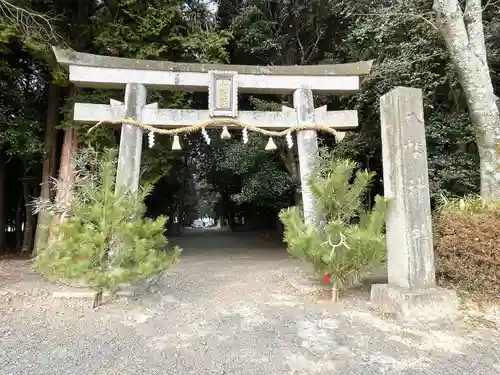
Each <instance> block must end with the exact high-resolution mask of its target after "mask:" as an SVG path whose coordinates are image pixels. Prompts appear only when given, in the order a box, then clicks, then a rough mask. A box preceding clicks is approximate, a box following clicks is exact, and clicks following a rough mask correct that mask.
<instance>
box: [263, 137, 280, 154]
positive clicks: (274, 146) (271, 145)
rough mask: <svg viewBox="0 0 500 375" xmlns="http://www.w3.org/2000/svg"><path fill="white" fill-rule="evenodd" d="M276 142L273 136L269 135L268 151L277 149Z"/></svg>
mask: <svg viewBox="0 0 500 375" xmlns="http://www.w3.org/2000/svg"><path fill="white" fill-rule="evenodd" d="M276 148H277V147H276V143H274V141H273V137H269V140H268V141H267V145H266V151H269V150H276Z"/></svg>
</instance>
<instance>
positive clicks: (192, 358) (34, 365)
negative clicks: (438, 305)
mask: <svg viewBox="0 0 500 375" xmlns="http://www.w3.org/2000/svg"><path fill="white" fill-rule="evenodd" d="M177 242H178V243H179V245H181V246H183V247H184V249H185V251H184V253H183V255H182V260H181V263H180V264H178V265H176V266H175V267H173V268H172V269H171V271H170V272H169V273H168V275H167V276H165V277H164V278H162V280H161V281H160V282H159V283H158V284H156V285H154V286H152V287H151V289H150V290H149V291H148V292H145V293H143V294H142V295H141V296H140V297H139V299H137V300H128V299H121V300H118V301H115V302H113V303H111V304H107V305H104V306H102V307H100V308H99V309H97V310H92V309H90V307H89V305H90V302H89V301H88V300H86V301H81V300H70V301H68V300H61V299H53V298H52V292H53V291H54V290H56V289H58V288H57V287H55V286H50V285H48V284H46V283H45V282H43V281H41V280H40V278H39V276H38V275H36V274H35V273H28V271H27V265H26V264H24V263H21V262H20V261H0V262H2V263H0V374H13V375H24V374H26V375H28V374H29V375H52V374H54V375H94V374H99V375H114V374H117V375H118V374H119V375H128V374H130V375H132V374H133V375H149V374H159V375H160V374H161V375H164V374H172V375H174V374H175V375H187V374H193V375H194V374H196V375H202V374H207V375H208V374H210V375H214V374H218V375H219V374H227V375H253V374H255V375H278V374H279V375H281V374H338V375H347V374H353V375H355V374H356V375H357V374H359V375H375V374H394V375H396V374H397V375H403V374H412V375H413V374H429V375H430V374H433V375H434V374H450V375H457V374H464V375H465V374H467V375H472V374H498V373H500V354H499V350H498V348H499V347H500V337H499V333H498V331H496V330H494V329H493V328H492V327H482V326H481V325H480V324H479V323H480V320H479V319H476V320H475V321H474V323H473V324H472V323H470V322H469V323H466V322H465V321H464V320H460V321H458V322H455V323H454V324H449V325H446V324H441V325H439V326H434V327H432V326H426V325H419V326H410V325H408V326H404V325H400V324H397V323H395V322H393V321H390V320H389V319H387V318H385V317H382V316H380V315H378V314H376V313H375V312H374V311H372V310H371V308H370V305H369V303H368V301H367V296H366V295H363V294H359V293H358V294H357V295H356V298H354V297H347V298H345V299H344V300H343V301H342V303H340V304H334V303H332V302H307V301H305V300H304V299H303V297H301V296H300V295H297V294H296V293H295V291H294V290H293V289H291V288H290V287H289V286H288V283H287V282H286V280H285V279H284V278H283V275H284V274H286V273H287V272H289V271H290V270H291V269H293V268H294V267H296V265H297V263H296V262H295V261H294V260H292V259H290V258H289V257H288V255H287V253H286V252H285V251H284V250H283V249H282V248H281V247H280V246H271V245H269V243H267V242H264V241H262V240H261V239H259V238H258V237H255V236H250V235H248V234H243V233H241V234H239V233H229V232H222V231H214V230H211V231H204V232H199V231H193V232H191V233H189V234H188V235H186V236H185V237H182V238H179V239H177ZM16 262H17V263H16ZM12 267H18V268H17V269H14V270H13V271H12V269H13V268H12ZM9 270H11V271H10V272H11V273H12V274H11V275H7V273H8V272H9ZM19 274H23V275H25V276H23V277H22V278H21V277H19ZM26 274H27V275H26ZM16 275H17V276H16ZM6 276H9V277H8V278H7V277H6ZM21 279H22V281H21ZM482 324H485V325H486V324H490V323H488V321H486V320H482Z"/></svg>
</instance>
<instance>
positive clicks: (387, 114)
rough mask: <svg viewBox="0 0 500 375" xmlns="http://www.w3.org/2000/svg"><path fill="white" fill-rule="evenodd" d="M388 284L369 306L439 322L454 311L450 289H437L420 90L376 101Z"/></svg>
mask: <svg viewBox="0 0 500 375" xmlns="http://www.w3.org/2000/svg"><path fill="white" fill-rule="evenodd" d="M380 112H381V130H382V158H383V168H384V193H385V196H386V197H387V198H389V199H390V202H389V212H388V217H387V268H388V281H389V283H388V284H384V285H373V286H372V291H371V299H372V302H374V303H375V304H377V305H379V306H380V307H381V308H382V309H383V310H385V312H392V313H396V314H398V315H399V316H400V317H404V318H407V317H408V318H410V317H416V318H425V319H428V318H433V319H434V318H440V317H443V315H446V314H452V313H454V312H455V311H456V310H457V308H458V300H457V296H456V294H455V293H454V292H453V291H448V290H446V289H442V288H437V287H436V281H435V269H434V250H433V245H432V220H431V206H430V198H429V178H428V169H427V150H426V143H425V126H424V111H423V104H422V91H421V90H419V89H413V88H406V87H398V88H396V89H394V90H393V91H391V92H389V93H388V94H386V95H384V96H383V97H382V98H381V99H380Z"/></svg>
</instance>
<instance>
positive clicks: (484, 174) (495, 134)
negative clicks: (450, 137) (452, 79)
mask: <svg viewBox="0 0 500 375" xmlns="http://www.w3.org/2000/svg"><path fill="white" fill-rule="evenodd" d="M486 5H492V4H491V2H487V3H486ZM434 9H435V11H436V16H437V25H438V27H439V30H440V31H441V34H442V35H443V39H444V41H445V43H446V46H447V48H448V52H449V53H450V57H451V60H452V62H453V65H454V67H455V69H456V71H457V73H458V76H459V80H460V83H461V85H462V88H463V90H464V93H465V97H466V99H467V105H468V108H469V113H470V117H471V120H472V122H473V124H474V126H475V132H476V141H477V145H478V148H479V156H480V165H481V196H482V197H483V198H494V199H500V108H499V107H498V103H497V100H498V99H497V97H496V96H495V92H494V89H493V83H492V79H491V76H490V69H489V66H488V60H487V52H486V43H485V35H484V27H483V17H482V13H483V4H482V3H481V0H465V4H464V6H463V7H462V5H461V3H460V2H459V1H458V0H435V1H434Z"/></svg>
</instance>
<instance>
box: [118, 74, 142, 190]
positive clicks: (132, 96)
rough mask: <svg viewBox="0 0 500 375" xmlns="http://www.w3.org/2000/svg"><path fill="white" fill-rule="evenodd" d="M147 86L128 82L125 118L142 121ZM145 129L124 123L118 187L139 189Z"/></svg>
mask: <svg viewBox="0 0 500 375" xmlns="http://www.w3.org/2000/svg"><path fill="white" fill-rule="evenodd" d="M146 96H147V91H146V87H145V86H144V85H141V84H137V83H128V84H127V86H126V89H125V118H126V119H132V120H137V121H141V119H142V109H143V107H144V106H145V104H146ZM142 133H143V130H142V129H141V128H139V127H138V126H134V125H127V124H123V125H122V131H121V136H120V151H119V154H118V170H117V172H116V188H117V189H119V188H125V189H126V190H129V191H137V189H138V188H139V174H140V168H141V153H142Z"/></svg>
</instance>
